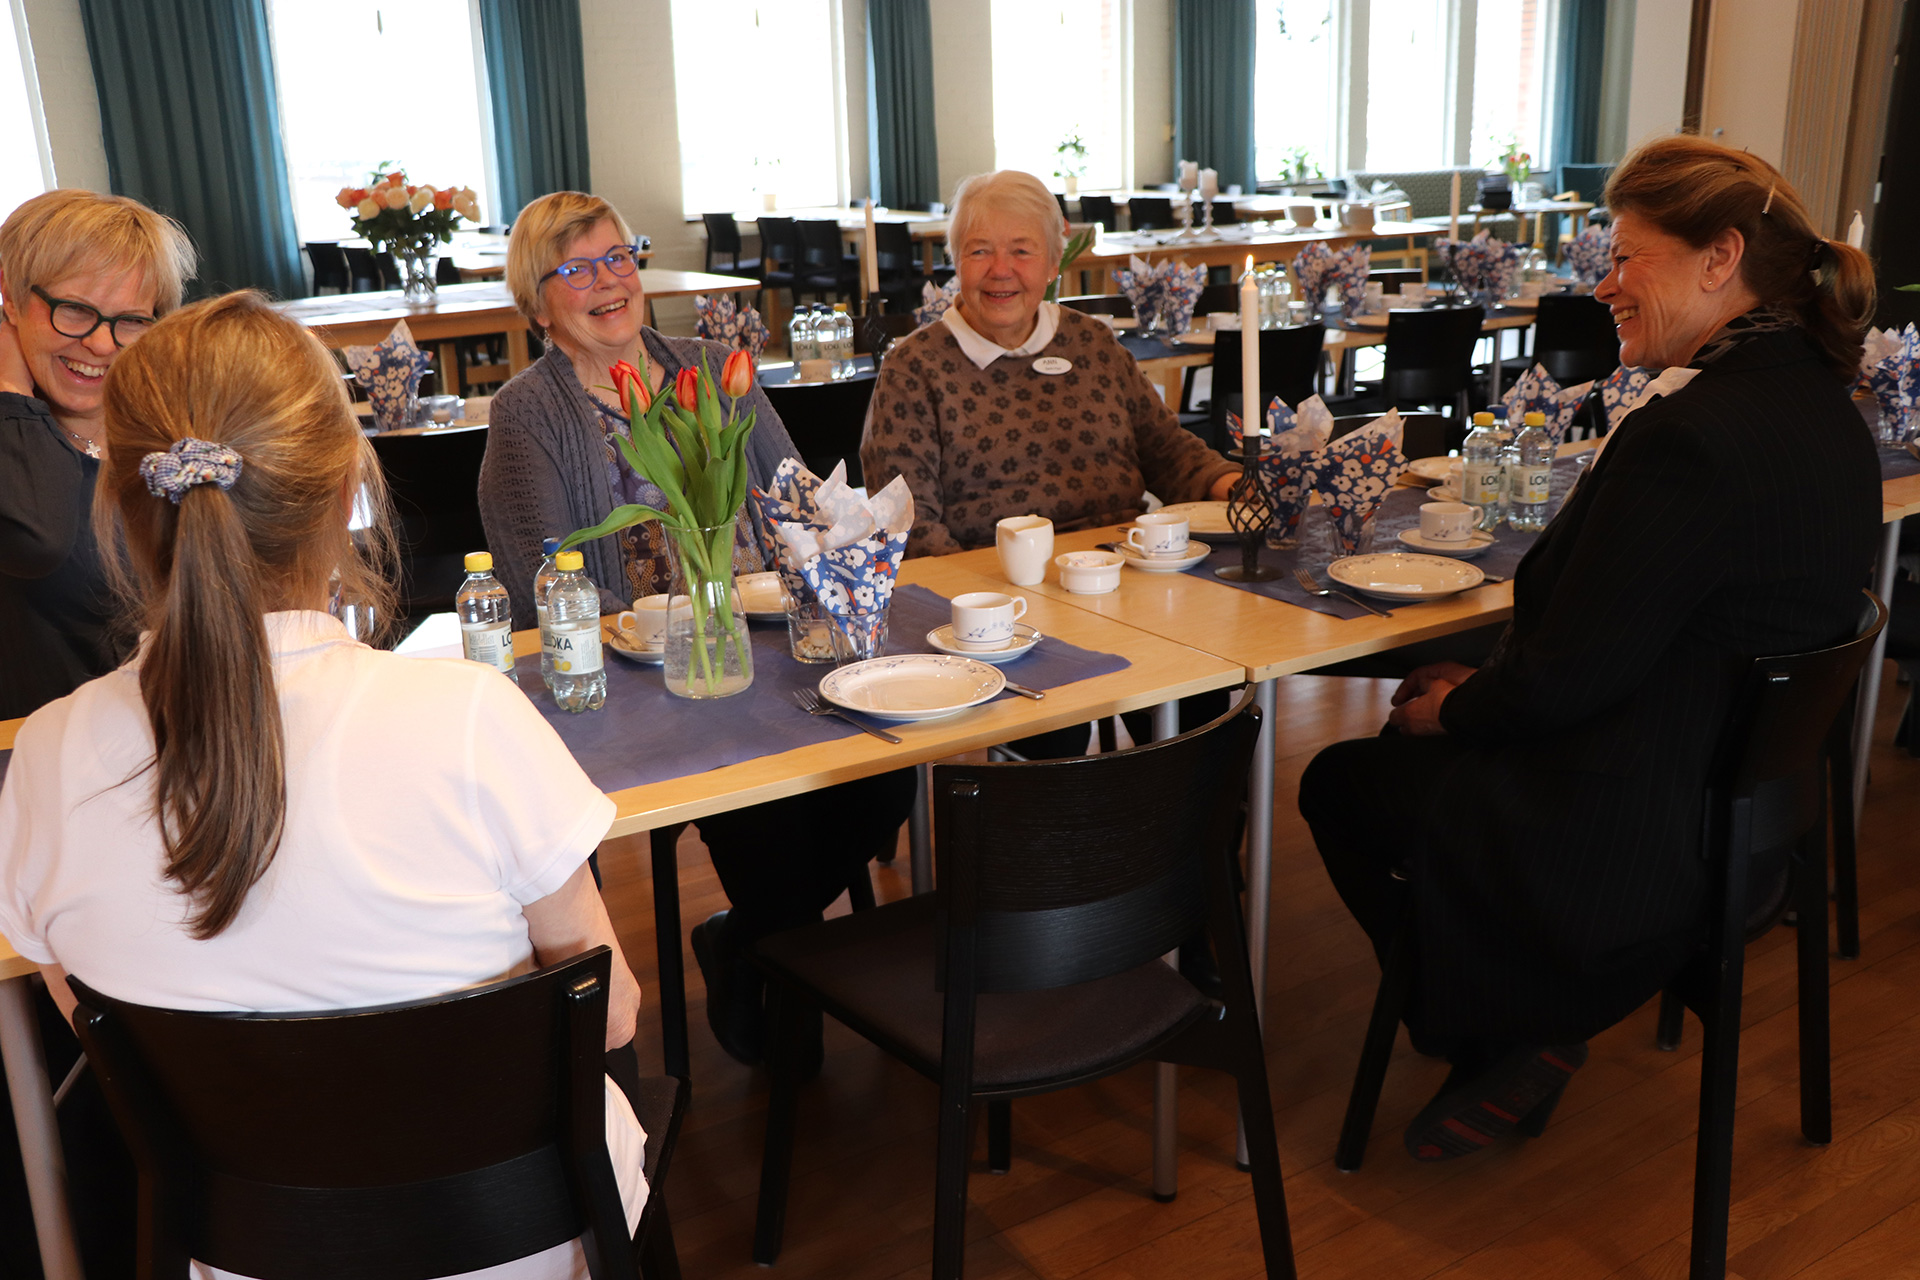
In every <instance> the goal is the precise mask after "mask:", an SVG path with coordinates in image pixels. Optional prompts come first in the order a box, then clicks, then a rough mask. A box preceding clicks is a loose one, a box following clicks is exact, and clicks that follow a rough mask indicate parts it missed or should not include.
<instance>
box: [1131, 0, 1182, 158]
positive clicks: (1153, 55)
mask: <svg viewBox="0 0 1920 1280" xmlns="http://www.w3.org/2000/svg"><path fill="white" fill-rule="evenodd" d="M1133 181H1134V185H1136V186H1141V187H1151V186H1156V185H1158V184H1159V183H1162V182H1172V181H1173V0H1133Z"/></svg>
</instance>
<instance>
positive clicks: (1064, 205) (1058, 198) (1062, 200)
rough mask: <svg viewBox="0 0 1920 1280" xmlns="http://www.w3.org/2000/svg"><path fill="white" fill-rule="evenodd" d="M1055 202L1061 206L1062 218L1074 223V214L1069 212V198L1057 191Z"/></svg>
mask: <svg viewBox="0 0 1920 1280" xmlns="http://www.w3.org/2000/svg"><path fill="white" fill-rule="evenodd" d="M1053 202H1054V203H1055V204H1057V205H1059V206H1060V216H1061V217H1063V218H1066V219H1067V220H1068V221H1072V219H1073V214H1072V213H1070V212H1069V211H1068V210H1067V198H1066V197H1065V196H1063V195H1061V194H1060V193H1059V192H1058V191H1056V192H1054V193H1053Z"/></svg>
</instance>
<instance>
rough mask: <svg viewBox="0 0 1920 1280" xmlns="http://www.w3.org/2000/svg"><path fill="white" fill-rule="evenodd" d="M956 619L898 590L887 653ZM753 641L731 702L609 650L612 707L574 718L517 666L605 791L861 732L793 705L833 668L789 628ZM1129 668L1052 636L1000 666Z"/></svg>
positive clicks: (530, 664) (1070, 677) (1049, 672)
mask: <svg viewBox="0 0 1920 1280" xmlns="http://www.w3.org/2000/svg"><path fill="white" fill-rule="evenodd" d="M951 617H952V612H951V609H950V608H949V605H948V602H947V600H946V598H945V597H944V596H940V595H937V594H935V593H934V592H932V591H929V590H927V589H926V588H925V587H916V586H900V587H896V588H895V589H894V593H893V603H892V605H891V606H890V607H889V609H888V619H887V652H888V653H932V652H934V649H933V648H932V647H931V646H930V645H928V644H927V641H926V635H927V632H929V631H931V630H933V629H934V628H935V627H937V626H939V625H940V624H941V623H943V622H947V621H950V620H951ZM751 635H752V640H753V684H752V685H751V686H750V687H749V688H747V689H746V690H744V691H742V692H740V693H736V694H734V695H733V696H732V697H729V698H715V699H699V700H695V699H689V698H679V697H675V696H673V695H672V694H669V693H668V692H667V691H666V689H665V688H664V686H663V681H662V676H661V668H659V667H643V666H639V665H636V664H634V663H631V662H628V661H627V660H626V659H624V658H620V657H616V656H614V655H613V654H611V653H609V654H608V656H607V702H606V705H605V706H604V707H602V708H601V709H600V710H598V711H586V712H581V713H579V714H573V713H569V712H566V711H562V710H560V708H559V707H557V706H555V705H554V701H553V695H552V694H550V693H549V692H548V691H547V689H546V686H544V685H543V684H541V682H540V659H539V656H538V655H533V654H530V655H528V656H527V657H524V658H521V659H520V660H519V662H518V663H517V664H515V665H516V670H517V672H518V674H519V676H520V688H521V690H522V691H523V692H524V693H526V695H527V697H528V698H529V699H531V700H532V702H533V705H534V706H536V707H538V708H539V709H540V714H541V715H543V716H545V717H546V718H547V722H548V723H549V724H551V725H552V726H553V727H554V728H555V729H556V730H557V731H558V732H559V734H560V740H561V741H562V742H564V743H566V744H567V749H568V750H569V751H571V752H573V758H574V759H575V760H577V761H578V762H579V763H580V767H581V768H582V769H585V770H586V772H587V776H588V777H589V778H591V779H593V784H594V785H595V786H597V787H599V788H600V789H601V790H602V791H619V790H622V789H624V788H626V787H638V786H643V785H645V784H647V783H650V782H664V781H666V780H668V779H670V778H685V777H689V776H691V775H693V774H696V773H705V772H706V771H708V770H709V769H719V768H722V767H724V766H726V765H730V764H739V763H741V762H742V761H745V760H753V759H757V758H758V757H760V756H770V755H777V754H778V753H780V752H782V751H791V750H793V749H794V748H795V747H805V746H812V745H814V744H816V743H822V742H832V741H834V740H835V739H838V738H845V737H849V736H851V735H854V734H858V733H859V732H860V731H859V730H858V729H856V728H854V727H853V726H852V725H849V724H847V723H846V722H844V721H842V720H839V719H837V718H835V717H832V716H812V715H808V714H807V713H806V712H804V711H802V710H800V708H799V707H797V706H795V705H794V701H793V695H794V692H795V691H796V690H799V689H803V688H804V689H812V688H817V687H818V686H819V683H820V678H821V677H822V676H824V675H825V674H826V673H827V672H829V671H831V670H833V667H832V666H831V665H830V664H825V663H804V662H797V661H795V660H794V658H793V655H792V653H791V652H790V651H789V649H788V646H787V629H786V627H785V625H784V624H783V625H781V626H777V627H776V626H759V625H756V626H754V627H753V628H752V631H751ZM1130 665H1132V664H1130V663H1129V662H1128V661H1127V660H1126V659H1125V658H1123V657H1120V656H1119V655H1118V654H1111V653H1100V652H1097V651H1095V650H1092V649H1082V648H1080V647H1079V646H1078V645H1071V644H1068V643H1067V642H1066V641H1064V640H1060V639H1056V638H1054V637H1051V636H1049V637H1048V638H1046V639H1045V640H1042V641H1041V642H1040V643H1039V644H1038V645H1036V646H1034V648H1033V649H1032V651H1031V652H1029V653H1026V654H1024V655H1022V656H1021V657H1019V658H1015V659H1014V660H1013V661H1012V662H1008V663H1005V664H1003V665H1002V669H1003V670H1004V671H1005V672H1006V673H1007V676H1008V677H1009V678H1010V679H1012V680H1016V681H1018V682H1019V683H1021V684H1024V685H1026V686H1028V687H1029V688H1034V689H1052V688H1056V687H1058V686H1060V685H1065V684H1072V683H1073V682H1074V681H1076V680H1085V679H1087V678H1089V677H1091V676H1102V675H1109V674H1111V673H1113V672H1115V671H1121V670H1124V669H1126V668H1127V667H1128V666H1130ZM1000 696H1001V697H1003V698H1011V697H1014V696H1015V695H1013V694H1010V693H1003V694H1001V695H1000ZM959 714H960V715H966V714H967V713H966V712H964V711H963V712H960V713H959ZM873 723H874V724H875V726H876V727H878V728H882V729H885V728H887V727H888V726H887V725H885V724H882V723H880V722H879V721H874V722H873Z"/></svg>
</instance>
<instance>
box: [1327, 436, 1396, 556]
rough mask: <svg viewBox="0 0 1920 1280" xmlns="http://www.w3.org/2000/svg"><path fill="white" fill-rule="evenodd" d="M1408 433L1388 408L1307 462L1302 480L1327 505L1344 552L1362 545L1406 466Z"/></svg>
mask: <svg viewBox="0 0 1920 1280" xmlns="http://www.w3.org/2000/svg"><path fill="white" fill-rule="evenodd" d="M1404 431H1405V424H1404V423H1403V422H1401V420H1400V415H1399V413H1398V412H1397V411H1395V410H1392V409H1389V410H1387V412H1386V414H1385V416H1383V417H1379V418H1375V419H1374V420H1373V421H1372V422H1369V423H1368V424H1367V425H1366V426H1364V427H1361V428H1359V429H1358V430H1357V431H1350V432H1348V433H1347V434H1346V435H1344V436H1341V437H1340V438H1339V439H1337V440H1335V441H1333V442H1332V443H1331V444H1329V445H1328V446H1327V447H1326V448H1324V449H1321V450H1319V451H1317V452H1316V453H1314V454H1313V455H1312V456H1311V457H1310V458H1309V459H1308V460H1307V461H1306V462H1305V464H1304V466H1303V469H1302V482H1303V484H1304V485H1305V487H1306V489H1307V492H1308V493H1309V494H1311V495H1315V496H1318V497H1319V499H1320V505H1321V506H1323V507H1325V508H1326V512H1327V520H1328V523H1329V524H1330V525H1331V527H1332V531H1333V535H1334V539H1335V541H1336V543H1337V544H1338V548H1339V549H1340V550H1341V551H1342V552H1343V553H1344V554H1346V555H1353V554H1354V553H1355V552H1356V551H1357V550H1358V549H1359V547H1360V543H1361V541H1362V539H1363V538H1364V537H1365V535H1366V531H1367V529H1368V527H1369V526H1370V525H1371V524H1372V521H1373V517H1374V514H1375V512H1377V511H1378V510H1379V509H1380V504H1381V503H1382V502H1383V501H1385V500H1386V496H1387V493H1388V492H1389V491H1390V490H1391V489H1392V488H1393V482H1394V481H1395V480H1398V479H1399V478H1400V473H1401V472H1402V471H1405V470H1406V469H1407V459H1406V455H1405V454H1403V453H1401V452H1400V442H1401V438H1402V435H1403V433H1404Z"/></svg>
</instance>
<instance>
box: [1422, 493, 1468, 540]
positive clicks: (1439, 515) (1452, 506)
mask: <svg viewBox="0 0 1920 1280" xmlns="http://www.w3.org/2000/svg"><path fill="white" fill-rule="evenodd" d="M1479 522H1480V508H1478V507H1475V506H1471V505H1469V504H1467V503H1465V502H1427V503H1422V504H1421V506H1420V536H1421V537H1422V538H1425V539H1426V540H1427V541H1428V542H1465V541H1467V539H1469V538H1471V537H1472V536H1473V527H1474V525H1476V524H1478V523H1479Z"/></svg>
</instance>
